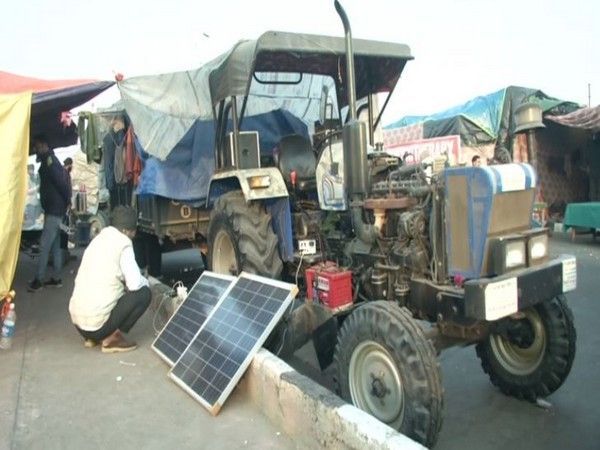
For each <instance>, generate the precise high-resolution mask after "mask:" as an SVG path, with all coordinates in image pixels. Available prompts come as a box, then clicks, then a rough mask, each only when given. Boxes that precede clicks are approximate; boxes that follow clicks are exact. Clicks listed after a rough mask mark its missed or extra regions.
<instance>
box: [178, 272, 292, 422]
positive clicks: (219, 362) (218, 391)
mask: <svg viewBox="0 0 600 450" xmlns="http://www.w3.org/2000/svg"><path fill="white" fill-rule="evenodd" d="M297 293H298V288H297V287H296V286H295V285H293V284H289V283H284V282H281V281H276V280H272V279H269V278H264V277H260V276H258V275H251V274H247V273H242V274H241V275H240V276H239V277H238V279H237V280H236V281H235V282H234V283H233V284H232V285H231V286H230V287H229V289H228V290H227V292H226V293H225V294H224V295H223V297H222V299H221V301H220V302H219V304H218V305H217V306H216V307H215V309H214V310H213V312H212V314H211V315H210V317H209V318H208V320H207V321H206V322H205V324H204V326H203V327H202V328H201V329H200V331H199V332H198V334H197V335H196V336H195V337H194V339H193V340H192V342H191V343H190V345H189V347H188V348H187V349H186V350H185V352H184V353H183V354H182V355H181V358H179V361H177V363H176V364H175V365H174V366H173V368H172V369H171V372H170V373H169V376H170V377H171V378H172V379H173V380H174V381H175V382H176V383H177V384H178V385H179V386H180V387H182V388H183V389H184V390H185V391H186V392H187V393H188V394H190V395H191V396H192V397H194V398H195V399H196V400H198V401H199V402H200V403H201V404H202V405H203V406H204V407H206V408H207V409H208V410H209V411H210V412H211V414H213V415H216V414H218V413H219V410H220V409H221V406H222V405H223V403H224V402H225V400H226V399H227V397H228V396H229V394H230V393H231V391H232V390H233V388H234V387H235V385H236V384H237V382H238V381H239V379H240V378H241V377H242V375H243V373H244V371H245V370H246V369H247V367H248V365H249V364H250V362H251V361H252V357H253V356H254V354H255V353H256V352H257V351H258V349H259V348H260V347H261V346H262V344H263V343H264V342H265V340H266V339H267V337H268V336H269V333H271V331H272V330H273V328H275V325H276V324H277V322H278V321H279V320H280V319H281V317H282V316H283V314H284V312H285V311H286V308H288V306H289V304H290V303H291V301H292V299H293V298H294V297H295V296H296V294H297Z"/></svg>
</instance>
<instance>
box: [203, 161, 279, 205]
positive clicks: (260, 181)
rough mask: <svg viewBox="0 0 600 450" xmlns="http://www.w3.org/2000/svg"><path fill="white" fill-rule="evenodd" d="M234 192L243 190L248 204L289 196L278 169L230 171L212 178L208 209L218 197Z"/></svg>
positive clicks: (207, 200)
mask: <svg viewBox="0 0 600 450" xmlns="http://www.w3.org/2000/svg"><path fill="white" fill-rule="evenodd" d="M253 180H255V181H256V182H255V183H253ZM233 190H241V191H242V193H243V194H244V198H245V199H246V201H247V202H249V201H251V200H266V199H270V198H280V197H287V196H288V190H287V187H286V185H285V181H284V180H283V176H282V175H281V172H280V171H279V169H277V168H276V167H263V168H259V169H244V170H228V171H226V172H221V173H215V174H214V175H213V176H212V178H211V180H210V185H209V188H208V197H207V199H206V207H207V208H211V207H212V204H213V203H214V201H215V200H216V199H217V198H218V197H220V196H221V195H223V194H224V193H226V192H229V191H233Z"/></svg>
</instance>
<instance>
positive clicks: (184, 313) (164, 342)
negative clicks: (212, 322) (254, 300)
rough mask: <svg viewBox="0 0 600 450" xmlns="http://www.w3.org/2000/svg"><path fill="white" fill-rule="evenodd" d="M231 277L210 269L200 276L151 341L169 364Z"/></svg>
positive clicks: (200, 323)
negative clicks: (212, 271)
mask: <svg viewBox="0 0 600 450" xmlns="http://www.w3.org/2000/svg"><path fill="white" fill-rule="evenodd" d="M234 280H235V277H232V276H228V275H220V274H215V273H211V272H204V273H203V274H202V275H201V276H200V278H199V279H198V281H197V282H196V284H194V286H193V287H192V289H191V290H190V292H189V294H188V296H187V297H186V299H185V300H184V301H183V302H182V303H181V305H180V306H179V308H178V309H177V311H175V313H174V314H173V315H172V316H171V318H170V319H169V321H168V322H167V324H166V325H165V326H164V328H163V329H162V331H161V332H160V333H159V335H158V336H157V337H156V339H155V341H154V343H153V344H152V348H153V349H154V351H155V352H156V353H157V354H158V355H159V356H160V357H161V358H163V359H164V360H165V361H166V362H167V363H168V364H169V365H171V366H172V365H173V364H175V362H176V361H177V360H178V359H179V358H180V356H181V354H182V353H183V352H184V350H185V349H186V348H187V347H188V345H189V344H190V342H191V341H192V339H193V338H194V336H196V334H197V333H198V330H200V328H201V327H202V325H203V324H204V322H205V321H206V319H207V318H208V316H209V315H210V313H211V312H212V310H213V308H214V307H215V306H216V304H217V303H218V302H219V299H220V298H221V296H222V295H223V293H224V292H225V291H226V290H227V288H228V287H229V286H230V285H231V284H232V283H233V281H234Z"/></svg>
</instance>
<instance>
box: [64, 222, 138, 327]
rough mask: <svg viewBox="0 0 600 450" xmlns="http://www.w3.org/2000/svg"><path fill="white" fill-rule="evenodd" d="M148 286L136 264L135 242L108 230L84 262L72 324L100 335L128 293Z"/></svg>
mask: <svg viewBox="0 0 600 450" xmlns="http://www.w3.org/2000/svg"><path fill="white" fill-rule="evenodd" d="M143 286H148V280H146V279H145V278H144V277H143V276H142V274H141V273H140V269H139V268H138V266H137V264H136V262H135V256H134V254H133V246H132V242H131V239H129V237H128V236H126V235H125V234H123V233H121V232H120V231H119V230H117V229H116V228H114V227H106V228H104V229H103V230H102V231H101V232H100V234H98V236H96V237H95V238H94V239H92V241H91V242H90V244H89V245H88V247H87V248H86V250H85V252H84V253H83V257H82V258H81V264H80V265H79V270H78V271H77V276H76V277H75V286H74V289H73V295H72V296H71V301H70V302H69V312H70V314H71V320H72V322H73V323H74V324H75V325H77V326H78V327H79V328H80V329H82V330H86V331H96V330H98V329H100V327H102V325H103V324H104V323H105V322H106V320H107V319H108V317H109V316H110V313H111V311H112V309H113V308H114V307H115V305H116V304H117V302H118V301H119V299H120V298H121V297H122V296H123V294H124V293H125V291H126V290H128V291H135V290H138V289H140V288H142V287H143Z"/></svg>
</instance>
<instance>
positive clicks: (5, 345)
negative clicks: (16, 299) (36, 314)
mask: <svg viewBox="0 0 600 450" xmlns="http://www.w3.org/2000/svg"><path fill="white" fill-rule="evenodd" d="M9 308H10V309H9V310H8V314H7V315H6V317H5V319H4V323H3V324H2V336H1V337H0V348H2V349H4V350H6V349H9V348H10V347H11V346H12V338H13V335H14V334H15V322H16V321H17V313H16V312H15V304H14V303H11V304H10V307H9Z"/></svg>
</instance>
